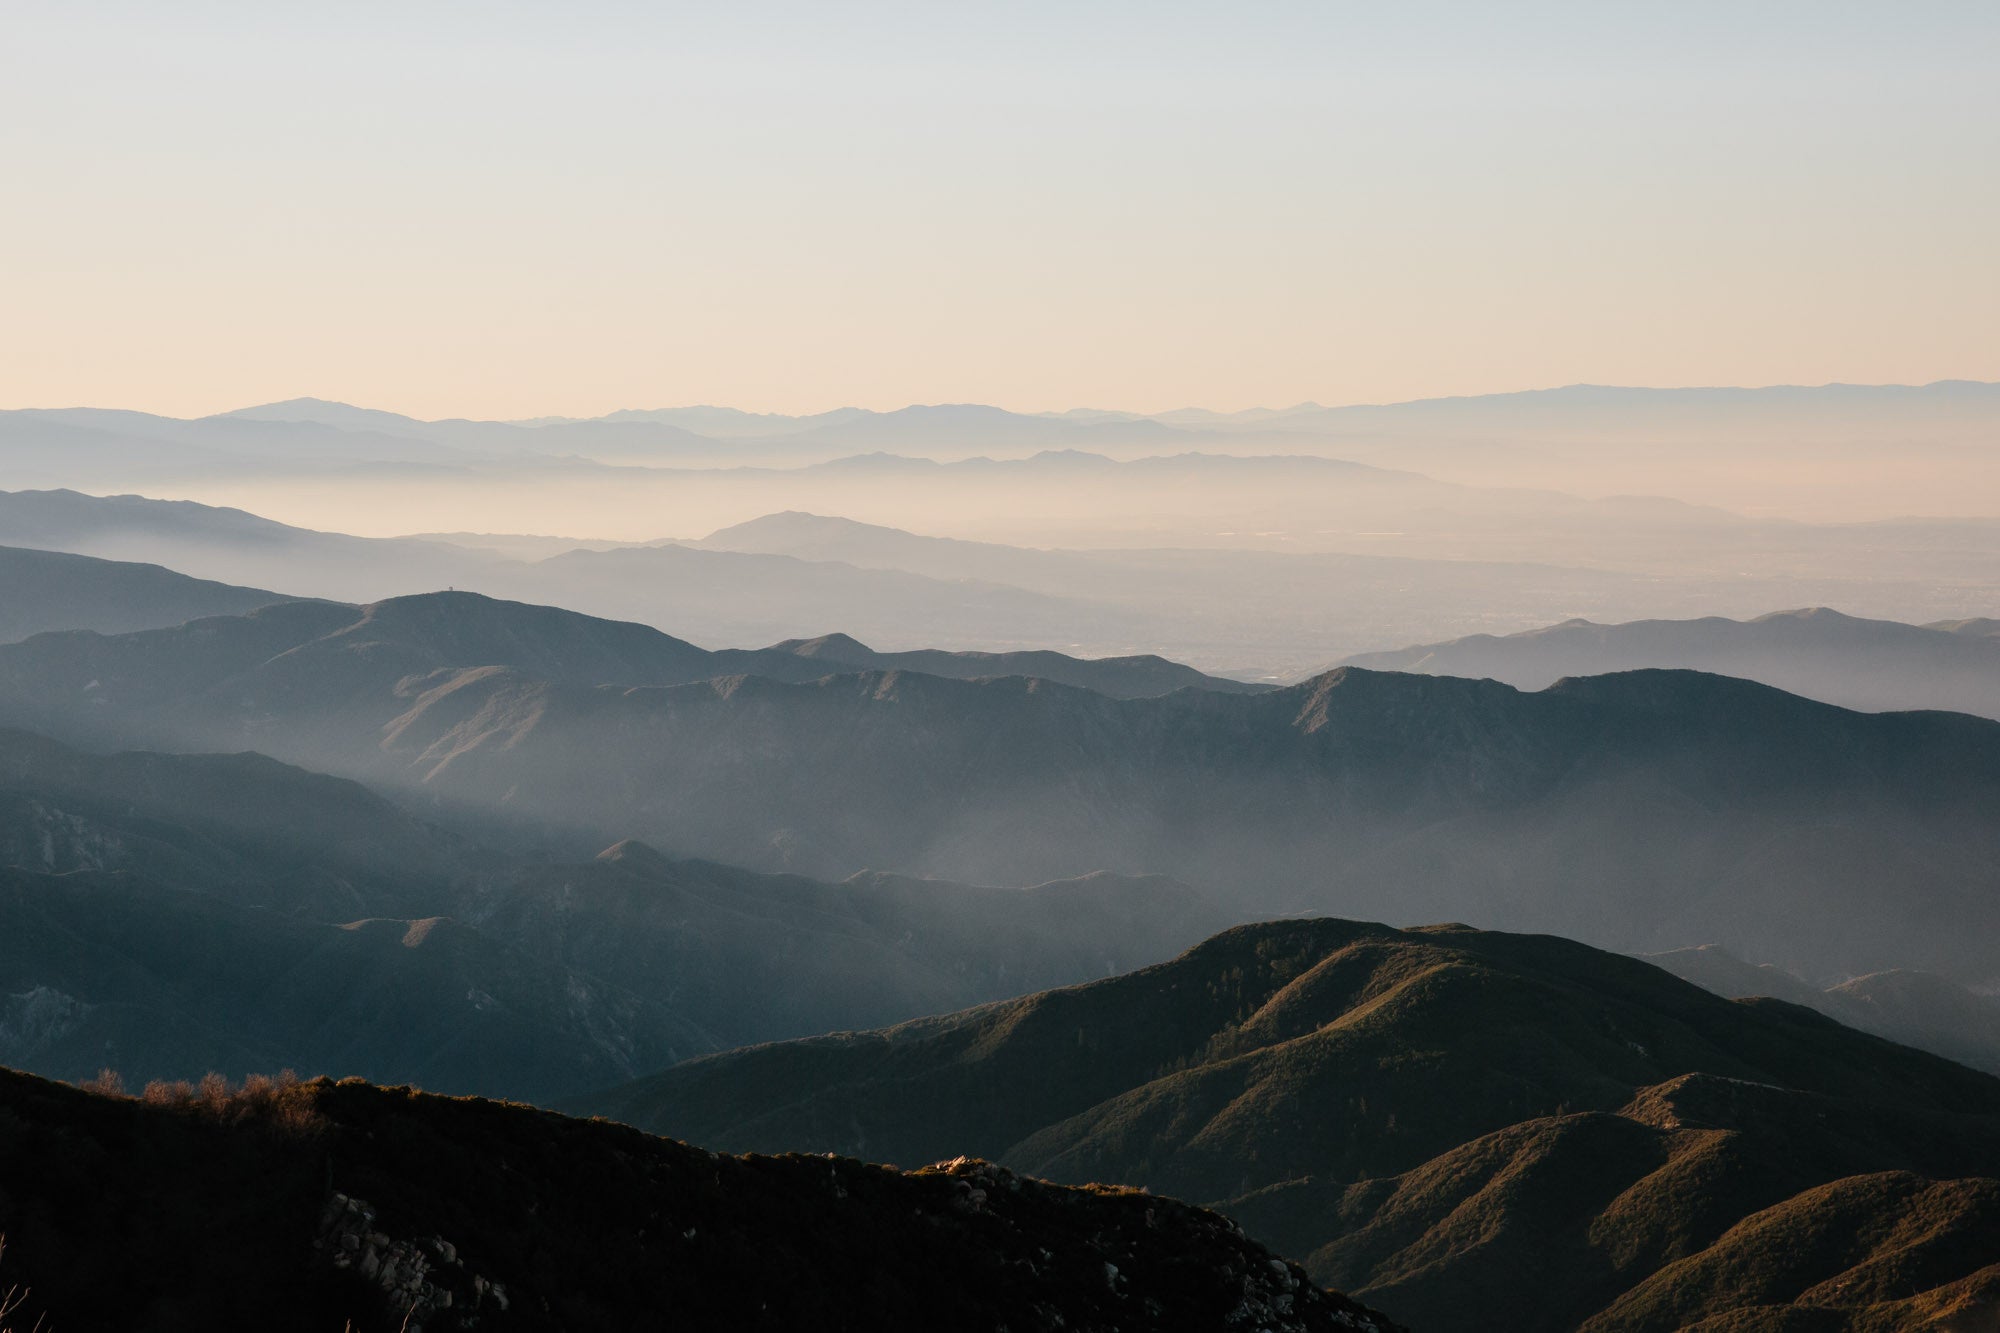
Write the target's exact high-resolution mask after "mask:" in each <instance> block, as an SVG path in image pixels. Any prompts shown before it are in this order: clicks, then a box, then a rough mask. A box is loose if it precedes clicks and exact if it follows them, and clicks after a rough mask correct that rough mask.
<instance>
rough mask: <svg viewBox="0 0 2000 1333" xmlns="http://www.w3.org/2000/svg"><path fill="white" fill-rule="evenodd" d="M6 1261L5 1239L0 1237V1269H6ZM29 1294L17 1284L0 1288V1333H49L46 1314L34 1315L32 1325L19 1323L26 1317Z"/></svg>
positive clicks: (26, 1289)
mask: <svg viewBox="0 0 2000 1333" xmlns="http://www.w3.org/2000/svg"><path fill="white" fill-rule="evenodd" d="M6 1261H7V1238H6V1237H5V1236H0V1268H4V1267H6ZM29 1294H30V1292H29V1289H28V1288H27V1287H23V1286H19V1285H17V1284H11V1283H10V1284H9V1285H7V1286H5V1287H0V1333H49V1327H48V1323H47V1320H48V1316H47V1315H46V1314H41V1315H36V1316H35V1322H34V1323H32V1324H23V1323H21V1322H20V1321H21V1320H22V1319H24V1318H26V1317H27V1304H28V1296H29Z"/></svg>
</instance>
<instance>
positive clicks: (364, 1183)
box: [0, 1071, 1393, 1333]
mask: <svg viewBox="0 0 2000 1333" xmlns="http://www.w3.org/2000/svg"><path fill="white" fill-rule="evenodd" d="M0 1115H4V1116H5V1117H6V1120H5V1123H6V1127H7V1132H6V1135H5V1137H4V1138H0V1172H4V1174H5V1176H6V1180H7V1192H6V1193H5V1194H4V1195H0V1228H4V1229H5V1232H6V1234H7V1238H8V1247H7V1255H6V1258H7V1264H8V1268H7V1278H8V1280H9V1281H10V1282H21V1283H23V1284H24V1285H26V1286H29V1287H32V1289H33V1290H32V1296H33V1299H34V1300H35V1302H36V1306H35V1309H36V1310H37V1311H40V1312H46V1313H47V1314H48V1315H49V1317H50V1318H51V1320H52V1321H53V1320H57V1319H59V1320H60V1321H61V1323H60V1325H59V1326H60V1327H77V1328H90V1327H105V1328H136V1327H146V1328H150V1329H158V1330H162V1331H163V1333H176V1331H178V1330H195V1329H213V1328H216V1327H236V1328H249V1327H285V1328H298V1329H303V1330H309V1331H311V1333H317V1331H318V1330H322V1329H324V1330H328V1333H334V1331H337V1330H341V1329H343V1328H345V1329H351V1330H353V1331H354V1333H386V1331H389V1330H396V1329H399V1328H405V1329H408V1328H415V1327H418V1326H419V1325H421V1327H423V1328H424V1329H427V1330H431V1331H432V1333H443V1331H445V1330H455V1329H472V1328H478V1329H495V1330H510V1329H518V1330H545V1329H572V1330H576V1329H605V1330H610V1329H629V1328H638V1327H645V1326H648V1325H652V1324H657V1322H658V1321H659V1320H660V1319H661V1318H662V1316H663V1313H664V1314H666V1316H667V1317H670V1318H671V1319H672V1320H673V1321H674V1323H675V1325H676V1326H684V1327H689V1328H701V1329H723V1328H729V1329H773V1330H784V1331H785V1333H792V1330H796V1329H800V1328H807V1327H824V1328H856V1329H860V1328H869V1329H896V1328H912V1329H914V1328H939V1329H943V1328H951V1329H983V1328H1001V1327H1006V1328H1013V1329H1020V1330H1035V1331H1043V1330H1045V1331H1046V1333H1057V1330H1064V1329H1080V1328H1097V1329H1104V1330H1107V1331H1110V1330H1142V1329H1144V1330H1163V1331H1164V1330H1168V1329H1177V1328H1189V1327H1203V1328H1225V1327H1237V1326H1241V1327H1246V1328H1249V1327H1256V1328H1264V1329H1269V1330H1273V1333H1278V1331H1279V1330H1283V1331H1285V1333H1305V1331H1306V1330H1311V1331H1312V1333H1335V1331H1336V1330H1346V1331H1348V1333H1371V1331H1373V1333H1391V1330H1392V1329H1393V1325H1391V1324H1389V1322H1388V1321H1387V1320H1385V1319H1383V1318H1382V1317H1381V1316H1379V1315H1376V1314H1374V1313H1373V1312H1371V1311H1368V1310H1366V1309H1364V1308H1362V1307H1360V1306H1358V1305H1356V1304H1355V1303H1353V1302H1351V1301H1349V1300H1347V1299H1346V1298H1344V1297H1342V1296H1340V1295H1338V1294H1336V1293H1333V1292H1328V1291H1324V1290H1322V1289H1321V1288H1319V1287H1317V1286H1315V1285H1314V1284H1313V1283H1311V1282H1310V1281H1309V1280H1306V1279H1305V1278H1304V1275H1303V1274H1302V1273H1301V1272H1300V1271H1299V1270H1298V1269H1297V1268H1296V1266H1294V1265H1290V1264H1287V1263H1285V1262H1283V1261H1282V1260H1279V1259H1277V1258H1276V1257H1275V1256H1273V1255H1272V1254H1271V1253H1270V1252H1269V1251H1267V1250H1265V1249H1264V1248H1263V1247H1262V1246H1260V1245H1258V1244H1257V1243H1256V1242H1254V1241H1251V1240H1248V1239H1246V1238H1245V1237H1244V1236H1243V1235H1242V1233H1241V1232H1240V1231H1239V1230H1238V1229H1237V1228H1236V1227H1234V1226H1233V1225H1232V1224H1231V1223H1230V1222H1229V1221H1228V1220H1227V1219H1226V1218H1223V1217H1220V1216H1218V1215H1216V1214H1214V1213H1210V1212H1206V1211H1203V1210H1201V1209H1198V1208H1193V1207H1190V1206H1188V1205H1186V1204H1182V1203H1179V1202H1176V1201H1174V1200H1171V1199H1166V1198H1162V1197H1159V1196H1156V1195H1150V1194H1144V1193H1141V1192H1138V1191H1135V1190H1119V1189H1111V1188H1101V1187H1100V1188H1091V1189H1072V1188H1065V1187H1062V1186H1056V1185H1050V1184H1047V1183H1044V1182H1042V1181H1038V1180H1032V1179H1028V1178H1024V1177H1021V1176H1018V1175H1016V1174H1015V1173H1013V1172H1011V1171H1007V1170H1005V1169H1002V1168H998V1167H995V1166H993V1165H991V1164H988V1163H984V1162H977V1161H969V1160H963V1159H961V1160H957V1161H951V1162H944V1163H939V1164H938V1165H936V1166H932V1167H926V1168H923V1169H921V1170H915V1171H899V1170H896V1169H895V1168H893V1167H883V1166H874V1165H869V1164H867V1163H864V1162H859V1161H852V1160H844V1159H839V1158H826V1157H789V1156H788V1157H778V1158H768V1157H767V1158H758V1157H745V1158H739V1157H718V1156H716V1155H715V1154H713V1153H709V1152H704V1151H702V1150H701V1149H699V1148H693V1147H689V1146H687V1145H685V1144H681V1143H674V1142H670V1141H668V1140H664V1139H655V1138H648V1137H646V1136H645V1135H642V1134H638V1133H636V1132H634V1131H632V1130H629V1129H626V1128H624V1127H622V1126H618V1125H611V1124H606V1123H603V1122H585V1121H578V1120H568V1119H565V1118H563V1117H561V1116H557V1115H553V1114H550V1113H548V1112H543V1111H536V1110H533V1109H531V1108H528V1107H525V1106H516V1105H507V1104H503V1103H496V1102H483V1101H475V1100H470V1099H466V1100H452V1099H447V1098H442V1097H435V1096H429V1095H426V1094H423V1093H419V1092H414V1091H412V1090H410V1089H406V1088H380V1087H373V1086H370V1085H367V1084H364V1083H361V1082H359V1081H358V1080H355V1081H344V1082H341V1083H339V1084H332V1083H328V1082H325V1081H319V1082H311V1083H304V1084H296V1085H283V1084H280V1085H276V1086H272V1085H264V1086H260V1087H253V1088H248V1089H245V1090H242V1091H240V1092H237V1093H235V1094H230V1093H228V1092H226V1091H225V1090H223V1089H220V1088H211V1087H204V1088H203V1089H202V1090H200V1091H197V1090H195V1089H193V1088H188V1089H186V1090H185V1091H184V1092H182V1093H178V1094H177V1093H175V1092H174V1091H172V1090H170V1089H167V1090H159V1091H155V1092H153V1093H149V1095H148V1096H147V1097H146V1098H145V1099H144V1100H140V1101H135V1100H129V1099H125V1098H113V1097H106V1096H102V1095H96V1094H91V1093H85V1092H80V1091H77V1090H75V1089H72V1088H66V1087H62V1086H60V1085H56V1084H49V1083H44V1082H41V1081H40V1080H37V1079H33V1078H29V1077H26V1076H23V1075H20V1074H15V1073H12V1072H10V1071H0ZM108 1255H110V1256H115V1261H112V1260H108V1259H107V1256H108Z"/></svg>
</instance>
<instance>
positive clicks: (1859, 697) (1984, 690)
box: [1346, 607, 2000, 717]
mask: <svg viewBox="0 0 2000 1333" xmlns="http://www.w3.org/2000/svg"><path fill="white" fill-rule="evenodd" d="M1346 665H1350V666H1359V667H1366V668H1368V669H1370V670H1375V671H1420V672H1423V673H1425V674H1426V675H1433V676H1471V677H1487V678H1490V679H1493V680H1501V681H1505V682H1507V683H1508V684H1509V685H1515V686H1519V687H1520V688H1522V689H1541V688H1543V687H1544V686H1547V685H1549V684H1552V683H1553V682H1555V681H1557V680H1560V679H1561V678H1562V677H1564V676H1584V675H1600V674H1602V673H1604V672H1607V671H1629V670H1635V669H1639V668H1645V667H1673V668H1686V669H1690V670H1695V671H1713V672H1717V673H1719V674H1722V675H1725V676H1740V677H1742V678H1744V679H1746V680H1756V681H1762V682H1763V683H1764V684H1766V685H1774V686H1776V687H1777V688H1779V689H1781V690H1787V691H1790V692H1791V693H1793V694H1802V695H1805V696H1806V697H1807V698H1811V699H1820V700H1824V701H1825V702H1827V703H1834V704H1839V705H1841V706H1842V707H1845V708H1860V709H1869V710H1876V709H1894V708H1941V709H1946V710H1949V711H1952V712H1960V713H1976V714H1978V715H1980V716H1982V717H2000V639H1994V638H1991V637H1988V636H1982V635H1979V634H1977V633H1964V632H1959V631H1957V630H1955V629H1953V628H1951V627H1947V626H1919V625H1903V624H1898V623H1896V622H1894V621H1887V620H1862V619H1857V618H1855V617H1853V616H1844V615H1841V614H1840V613H1839V612H1837V611H1829V610H1827V609H1826V608H1824V607H1813V608H1810V609H1807V610H1802V611H1782V612H1777V613H1775V614H1772V615H1768V616H1760V617H1759V618H1757V619H1756V620H1751V621H1747V622H1746V621H1735V620H1725V619H1722V618H1720V617H1709V618H1707V619H1703V620H1642V621H1635V622H1632V623H1630V624H1623V625H1596V624H1592V623H1590V622H1589V621H1583V620H1572V621H1566V622H1564V623H1563V624H1560V625H1551V626H1549V627H1548V628H1546V629H1538V630H1529V631H1527V632H1525V633H1521V634H1509V635H1505V636H1502V637H1495V636H1493V635H1484V634H1482V635H1474V636H1472V637H1470V638H1464V639H1454V640H1452V641H1451V642H1449V643H1433V644H1424V645H1420V646H1418V647H1413V648H1404V649H1401V650H1399V651H1396V652H1390V653H1362V654H1359V655H1357V656H1354V657H1350V658H1348V659H1347V662H1346Z"/></svg>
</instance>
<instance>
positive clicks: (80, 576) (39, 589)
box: [0, 546, 291, 643]
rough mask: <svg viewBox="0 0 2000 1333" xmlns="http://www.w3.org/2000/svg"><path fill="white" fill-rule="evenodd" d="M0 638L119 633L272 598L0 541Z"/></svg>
mask: <svg viewBox="0 0 2000 1333" xmlns="http://www.w3.org/2000/svg"><path fill="white" fill-rule="evenodd" d="M0 588H5V589H6V590H7V594H6V597H5V599H4V600H0V643H10V642H13V641H14V640H17V639H25V638H28V637H29V636H31V635H35V634H42V633H46V632H48V631H50V630H95V631H97V632H98V633H100V634H124V633H127V632H128V631H131V630H140V629H158V628H161V627H163V626H167V625H178V624H181V623H182V622H184V621H189V620H196V619H199V618H201V617H203V616H232V615H242V614H243V613H245V612H248V611H254V610H256V609H257V608H258V607H260V606H269V605H270V604H271V603H273V602H283V601H289V600H291V599H290V598H287V597H284V596H282V595H281V594H278V593H275V592H265V591H263V590H262V589H259V588H239V587H237V586H235V585H234V584H229V583H214V582H211V581H209V580H207V579H191V578H189V577H187V576H186V575H185V574H176V573H175V572H174V571H173V570H171V569H164V568H162V567H160V566H159V565H143V564H133V563H130V562H127V561H122V560H98V559H93V558H92V557H90V556H82V555H67V554H64V553H62V552H60V551H37V550H28V549H24V548H21V547H14V546H0Z"/></svg>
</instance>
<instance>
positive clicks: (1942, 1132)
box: [587, 920, 2000, 1333]
mask: <svg viewBox="0 0 2000 1333" xmlns="http://www.w3.org/2000/svg"><path fill="white" fill-rule="evenodd" d="M587 1105H588V1107H589V1108H590V1109H594V1110H600V1111H603V1112H605V1113H607V1114H610V1115H612V1116H614V1117H616V1118H619V1119H622V1120H624V1121H626V1122H627V1123H631V1124H635V1125H639V1126H642V1127H644V1128H647V1129H649V1130H652V1131H655V1132H660V1133H665V1134H669V1135H673V1136H678V1137H686V1138H688V1139H690V1140H692V1141H696V1142H702V1143H706V1144H709V1145H711V1146H713V1147H716V1148H718V1149H721V1150H724V1151H766V1152H768V1151H780V1150H782V1151H799V1152H822V1151H830V1152H836V1153H855V1154H865V1155H868V1156H872V1157H877V1158H888V1159H892V1160H921V1159H924V1158H928V1157H932V1156H935V1155H937V1154H939V1153H941V1152H964V1153H971V1154H976V1155H981V1156H985V1157H990V1158H992V1159H994V1160H997V1161H999V1162H1001V1163H1003V1164H1005V1165H1008V1166H1010V1167H1012V1168H1013V1169H1015V1170H1020V1171H1024V1172H1029V1173H1033V1174H1040V1175H1045V1176H1047V1177H1049V1178H1051V1179H1055V1180H1069V1181H1083V1180H1097V1181H1106V1182H1110V1183H1115V1184H1122V1185H1126V1186H1146V1187H1148V1188H1151V1189H1154V1190H1157V1191H1159V1192H1162V1193H1168V1194H1176V1195H1179V1196H1182V1197H1187V1198H1192V1199H1206V1200H1212V1201H1214V1202H1215V1203H1216V1205H1217V1206H1220V1207H1221V1208H1223V1210H1224V1211H1225V1212H1227V1213H1228V1214H1229V1215H1231V1216H1233V1217H1235V1218H1236V1219H1237V1220H1238V1221H1239V1222H1241V1223H1242V1224H1243V1225H1244V1226H1245V1228H1246V1229H1247V1230H1248V1231H1249V1232H1250V1233H1251V1234H1252V1235H1254V1236H1256V1237H1258V1238H1259V1239H1262V1240H1264V1241H1266V1242H1267V1243H1269V1244H1272V1245H1273V1246H1274V1247H1275V1248H1277V1249H1278V1250H1279V1251H1280V1252H1283V1253H1291V1254H1297V1255H1301V1256H1304V1262H1305V1264H1306V1267H1307V1270H1308V1271H1309V1272H1310V1273H1311V1274H1312V1275H1313V1276H1314V1277H1315V1278H1317V1279H1319V1280H1321V1281H1327V1282H1335V1283H1339V1284H1343V1285H1344V1286H1345V1288H1346V1289H1348V1290H1350V1291H1352V1292H1353V1293H1354V1295H1355V1296H1356V1297H1357V1298H1358V1299H1361V1300H1363V1301H1366V1302H1368V1303H1370V1304H1371V1305H1375V1306H1378V1307H1379V1308H1381V1309H1382V1310H1383V1311H1384V1312H1385V1313H1387V1314H1388V1315H1389V1316H1390V1317H1392V1318H1395V1319H1397V1320H1400V1321H1403V1322H1407V1323H1409V1324H1410V1326H1411V1327H1413V1328H1429V1329H1437V1330H1456V1329H1466V1330H1472V1329H1479V1330H1541V1329H1551V1330H1553V1329H1591V1330H1606V1331H1607V1333H1608V1330H1612V1329H1617V1330H1640V1331H1641V1333H1650V1331H1652V1330H1660V1333H1668V1331H1669V1330H1674V1329H1683V1328H1702V1329H1725V1328H1728V1329H1736V1328H1783V1329H1794V1328H1799V1329H1805V1328H1815V1329H1816V1328H1828V1329H1862V1328H1870V1327H1884V1328H1887V1327H1906V1326H1914V1325H1915V1324H1917V1323H1919V1322H1925V1321H1934V1322H1932V1324H1931V1326H1936V1327H1950V1328H1965V1329H1972V1328H1976V1327H1978V1326H1979V1325H1978V1321H1979V1320H1980V1319H1982V1318H1988V1317H1990V1315H1991V1313H1992V1312H1993V1311H1994V1309H1996V1308H2000V1304H1996V1303H2000V1264H1996V1262H1995V1257H1996V1255H2000V1080H1996V1079H1994V1078H1992V1077H1989V1076H1987V1075H1983V1074H1977V1073H1974V1072H1972V1071H1970V1070H1967V1069H1964V1068H1962V1067H1960V1066H1957V1065H1953V1064H1951V1063H1950V1062H1948V1061H1945V1060H1941V1059H1938V1058H1936V1057H1933V1056H1928V1055H1923V1054H1920V1053H1918V1052H1915V1051H1911V1050H1908V1049H1905V1048H1903V1047H1899V1046H1895V1045H1893V1044H1891V1043H1888V1042H1885V1041H1881V1040H1879V1039H1877V1038H1874V1037H1869V1036H1865V1035H1863V1034H1860V1033H1856V1032H1854V1031H1852V1030H1849V1029H1846V1028H1843V1027H1841V1026H1840V1025H1838V1024H1836V1023H1833V1022H1831V1021H1829V1020H1827V1019H1825V1018H1823V1017H1821V1016H1819V1015H1817V1014H1814V1013H1811V1012H1810V1011H1807V1010H1804V1009H1801V1008H1798V1007H1796V1006H1793V1005H1789V1004H1785V1003H1782V1002H1778V1001H1772V1000H1754V1001H1737V1002H1732V1001H1728V1000H1724V999H1722V998H1720V997H1717V996H1714V995H1710V994H1708V993H1706V992H1704V991H1702V990H1700V989H1697V988H1696V987H1694V986H1692V985H1689V984H1687V983H1685V982H1682V981H1680V980H1678V979H1676V978H1674V977H1672V976H1669V975H1668V974H1666V973H1664V972H1662V971H1660V970H1659V969H1657V968H1654V967H1652V966H1650V965H1648V964H1646V963H1643V962H1640V961H1638V960H1634V959H1627V958H1620V957H1617V956H1614V955H1608V954H1604V953H1600V952H1598V951H1596V950H1593V949H1589V948H1586V947H1584V946H1582V945H1579V944H1574V943H1571V942H1568V941H1564V940H1558V939H1553V938H1549V937H1540V936H1520V935H1504V934H1496V933H1490V932H1482V931H1474V930H1470V929H1468V928H1465V927H1462V926H1439V927H1431V928H1427V929H1422V930H1409V931H1402V930H1392V929H1389V928H1387V927H1382V926H1374V925H1365V924H1358V923H1354V922H1347V921H1337V920H1306V921H1287V922H1272V923H1267V924H1263V925H1257V926H1246V927H1241V928H1238V929H1236V930H1233V931H1229V932H1227V933H1225V934H1223V935H1221V936H1218V937H1216V938H1215V939H1212V940H1209V941H1208V942H1206V943H1204V944H1202V945H1201V946H1199V947H1197V948H1195V949H1193V950H1191V951H1190V952H1188V953H1187V954H1185V955H1183V956H1182V957H1180V958H1178V959H1175V960H1174V961H1172V962H1170V963H1165V964H1162V965H1160V966H1157V967H1153V968H1148V969H1145V970H1142V971H1140V972H1136V973H1133V974H1130V975H1128V976H1123V977H1119V978H1115V979H1112V980H1107V981H1102V982H1095V983H1092V984H1089V985H1085V986H1079V987H1072V988H1069V989H1065V990H1058V991H1051V992H1046V993H1043V994H1039V995H1035V996H1030V997H1027V998H1024V999H1021V1000H1016V1001H1011V1002H1006V1003H1002V1004H998V1005H992V1006H987V1007H984V1008H980V1009H974V1010H970V1011H967V1012H965V1013H961V1014H957V1015H952V1016H948V1017H943V1018H935V1019H926V1020H922V1021H919V1022H916V1023H911V1024H906V1025H904V1026H901V1027H896V1028H891V1029H887V1030H884V1031H878V1032H869V1033H856V1034H839V1035H833V1036H827V1037H820V1038H814V1039H809V1040H805V1041H798V1042H787V1043H780V1044H777V1045H772V1046H765V1047H760V1048H756V1049H753V1050H746V1051H739V1052H733V1053H729V1054H725V1055H719V1056H713V1057H708V1058H704V1059H700V1060H695V1061H690V1062H688V1063H685V1064H682V1065H679V1066H676V1067H675V1068H673V1069H671V1070H668V1071H666V1072H665V1073H663V1074H661V1075H658V1076H656V1077H654V1078H651V1079H646V1080H642V1081H640V1082H638V1083H636V1084H633V1085H631V1086H629V1087H627V1088H623V1089H619V1090H616V1091H613V1092H611V1093H608V1094H606V1095H604V1096H602V1097H599V1098H595V1099H591V1100H590V1101H589V1102H588V1103H587Z"/></svg>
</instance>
